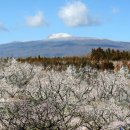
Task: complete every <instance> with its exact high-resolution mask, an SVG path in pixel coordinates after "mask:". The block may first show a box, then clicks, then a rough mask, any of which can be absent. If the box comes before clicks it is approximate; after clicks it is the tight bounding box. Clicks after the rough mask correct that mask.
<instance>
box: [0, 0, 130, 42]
mask: <svg viewBox="0 0 130 130" xmlns="http://www.w3.org/2000/svg"><path fill="white" fill-rule="evenodd" d="M129 27H130V0H0V44H2V43H8V42H14V41H33V40H43V39H47V37H48V36H49V35H50V34H55V33H67V34H70V35H72V36H81V37H96V38H106V39H111V40H116V41H130V28H129Z"/></svg>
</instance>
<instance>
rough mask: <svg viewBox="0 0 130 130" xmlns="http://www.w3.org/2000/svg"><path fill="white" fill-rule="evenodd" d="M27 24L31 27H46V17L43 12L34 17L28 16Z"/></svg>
mask: <svg viewBox="0 0 130 130" xmlns="http://www.w3.org/2000/svg"><path fill="white" fill-rule="evenodd" d="M26 23H27V25H28V26H30V27H39V26H42V25H44V24H45V23H46V22H45V17H44V14H43V12H42V11H38V12H37V13H36V14H35V15H34V16H28V17H27V18H26Z"/></svg>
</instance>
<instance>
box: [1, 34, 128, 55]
mask: <svg viewBox="0 0 130 130" xmlns="http://www.w3.org/2000/svg"><path fill="white" fill-rule="evenodd" d="M59 36H60V37H59ZM64 36H65V37H64ZM64 36H63V35H51V36H50V37H49V38H48V39H47V40H38V41H28V42H13V43H8V44H0V57H29V56H38V55H41V56H46V57H54V56H81V55H85V54H87V53H88V52H90V51H91V49H92V48H97V47H101V48H113V49H119V50H129V49H130V42H121V41H112V40H107V39H97V38H86V37H72V36H66V35H64ZM55 37H58V38H55Z"/></svg>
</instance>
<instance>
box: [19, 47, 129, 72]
mask: <svg viewBox="0 0 130 130" xmlns="http://www.w3.org/2000/svg"><path fill="white" fill-rule="evenodd" d="M128 60H130V53H129V52H128V51H120V50H114V49H110V48H108V49H106V50H104V49H102V48H97V49H92V51H91V53H90V54H89V55H86V56H80V57H75V56H74V57H53V58H47V57H41V56H40V55H39V56H38V57H28V58H18V59H17V61H19V62H22V63H24V62H27V63H30V64H36V65H42V66H44V68H46V69H52V68H53V69H55V70H60V71H61V70H65V69H66V68H67V67H68V66H69V65H72V66H75V67H76V68H77V69H79V68H82V67H84V66H86V65H89V66H91V67H92V68H96V69H101V70H105V69H109V70H114V65H113V62H114V61H123V62H124V61H128ZM124 63H125V62H124Z"/></svg>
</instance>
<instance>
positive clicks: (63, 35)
mask: <svg viewBox="0 0 130 130" xmlns="http://www.w3.org/2000/svg"><path fill="white" fill-rule="evenodd" d="M70 37H72V36H71V35H70V34H67V33H56V34H51V35H49V36H48V39H64V38H70Z"/></svg>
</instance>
